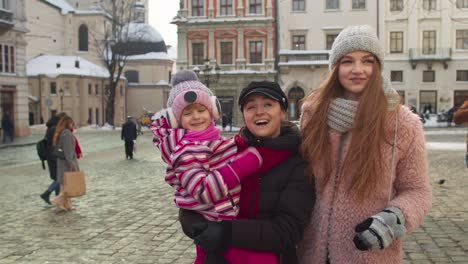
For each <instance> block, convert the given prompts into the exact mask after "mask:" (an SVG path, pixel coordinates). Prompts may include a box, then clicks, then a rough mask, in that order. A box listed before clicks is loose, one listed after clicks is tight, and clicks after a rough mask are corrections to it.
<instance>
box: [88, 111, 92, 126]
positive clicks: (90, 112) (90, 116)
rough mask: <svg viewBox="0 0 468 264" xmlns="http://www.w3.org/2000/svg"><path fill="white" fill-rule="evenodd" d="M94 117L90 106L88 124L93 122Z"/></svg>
mask: <svg viewBox="0 0 468 264" xmlns="http://www.w3.org/2000/svg"><path fill="white" fill-rule="evenodd" d="M92 118H93V109H92V108H88V125H91V123H92V122H93V120H92Z"/></svg>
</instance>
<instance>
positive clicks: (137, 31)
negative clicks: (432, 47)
mask: <svg viewBox="0 0 468 264" xmlns="http://www.w3.org/2000/svg"><path fill="white" fill-rule="evenodd" d="M123 30H124V31H123V32H124V33H123V35H124V36H125V35H126V32H127V30H128V40H129V41H142V42H161V41H164V40H163V38H162V36H161V34H159V32H158V31H156V29H154V28H153V27H152V26H150V25H149V24H145V23H130V24H128V25H126V26H125V28H124V29H123Z"/></svg>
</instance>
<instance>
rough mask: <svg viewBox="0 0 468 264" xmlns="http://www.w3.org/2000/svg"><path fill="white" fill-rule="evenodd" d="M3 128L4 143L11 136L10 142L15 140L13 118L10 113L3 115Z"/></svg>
mask: <svg viewBox="0 0 468 264" xmlns="http://www.w3.org/2000/svg"><path fill="white" fill-rule="evenodd" d="M2 129H3V138H2V143H3V144H5V143H6V139H7V137H9V138H10V142H13V138H14V125H13V121H12V120H11V117H10V113H8V112H6V113H5V114H4V115H3V117H2Z"/></svg>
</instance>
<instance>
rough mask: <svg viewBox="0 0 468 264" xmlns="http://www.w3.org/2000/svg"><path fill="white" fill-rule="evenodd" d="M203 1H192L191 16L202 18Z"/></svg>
mask: <svg viewBox="0 0 468 264" xmlns="http://www.w3.org/2000/svg"><path fill="white" fill-rule="evenodd" d="M204 1H205V0H192V16H203V13H204V12H203V11H204Z"/></svg>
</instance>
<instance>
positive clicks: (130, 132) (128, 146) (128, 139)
mask: <svg viewBox="0 0 468 264" xmlns="http://www.w3.org/2000/svg"><path fill="white" fill-rule="evenodd" d="M120 137H121V138H122V140H123V141H125V158H126V159H133V146H134V144H135V141H136V139H137V127H136V125H135V123H134V122H133V121H132V117H131V116H127V122H125V123H124V124H123V125H122V133H121V135H120Z"/></svg>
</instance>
